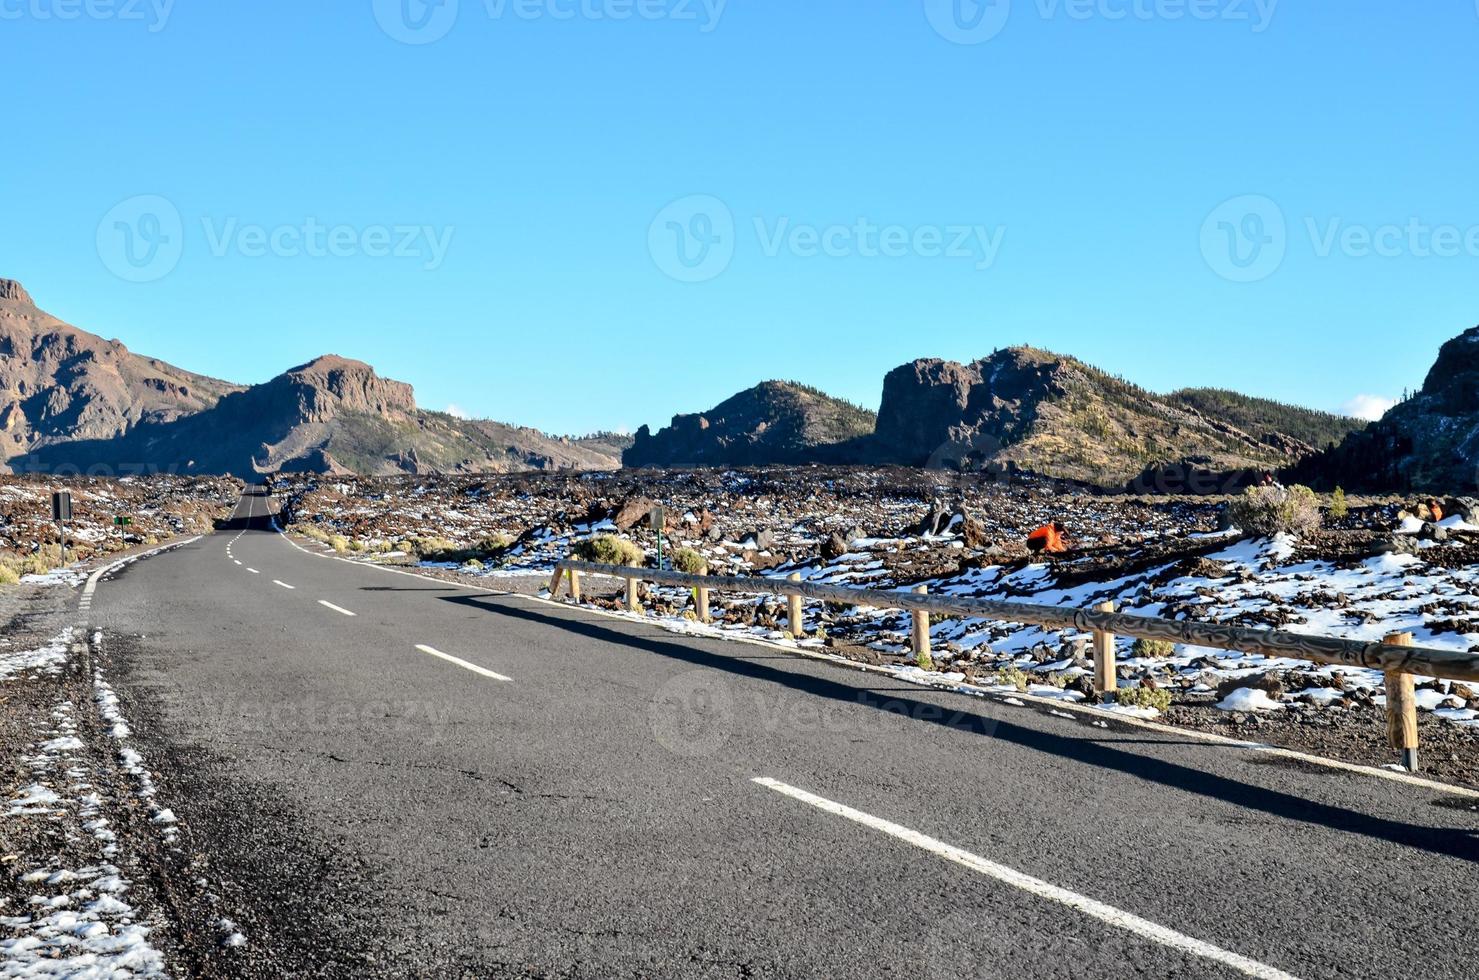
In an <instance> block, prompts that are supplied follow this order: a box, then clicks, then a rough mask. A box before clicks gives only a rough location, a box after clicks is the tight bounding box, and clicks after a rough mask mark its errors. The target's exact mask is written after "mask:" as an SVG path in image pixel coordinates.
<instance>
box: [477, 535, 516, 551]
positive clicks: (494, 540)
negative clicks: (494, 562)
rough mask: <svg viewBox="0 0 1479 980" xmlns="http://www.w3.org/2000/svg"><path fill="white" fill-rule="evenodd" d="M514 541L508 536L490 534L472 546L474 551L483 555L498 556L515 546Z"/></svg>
mask: <svg viewBox="0 0 1479 980" xmlns="http://www.w3.org/2000/svg"><path fill="white" fill-rule="evenodd" d="M513 542H514V539H513V538H511V537H509V536H508V535H507V534H490V535H488V536H487V537H486V538H483V539H482V540H480V541H479V542H478V543H477V544H475V545H473V546H472V550H473V551H476V552H478V553H479V554H483V555H496V554H498V553H499V552H501V551H503V550H505V549H506V548H508V546H509V545H511V544H513Z"/></svg>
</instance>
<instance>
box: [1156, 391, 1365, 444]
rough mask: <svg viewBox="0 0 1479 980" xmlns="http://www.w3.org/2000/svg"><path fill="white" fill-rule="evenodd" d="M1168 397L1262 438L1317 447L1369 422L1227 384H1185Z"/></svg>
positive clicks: (1363, 426) (1341, 438)
mask: <svg viewBox="0 0 1479 980" xmlns="http://www.w3.org/2000/svg"><path fill="white" fill-rule="evenodd" d="M1166 401H1167V402H1169V403H1171V404H1173V405H1180V406H1181V407H1183V408H1190V409H1193V410H1195V411H1197V412H1200V413H1201V414H1203V415H1207V416H1210V417H1212V418H1217V419H1221V420H1222V421H1224V422H1228V423H1231V424H1232V425H1235V426H1237V427H1238V428H1239V429H1242V430H1243V431H1244V432H1246V433H1248V434H1249V435H1251V436H1253V437H1254V438H1257V439H1260V440H1262V439H1266V438H1278V437H1279V436H1289V437H1292V438H1294V439H1297V440H1299V441H1300V442H1302V443H1305V444H1307V445H1310V446H1313V447H1315V448H1316V449H1327V448H1329V447H1330V446H1332V445H1339V444H1340V442H1341V441H1342V440H1344V439H1345V437H1346V436H1348V435H1350V434H1351V433H1352V432H1357V431H1359V430H1360V429H1363V428H1365V426H1366V423H1365V422H1363V421H1362V420H1361V419H1354V418H1350V417H1349V416H1345V415H1334V414H1332V413H1330V412H1320V411H1317V410H1315V409H1313V408H1302V407H1300V406H1298V405H1286V404H1285V403H1283V402H1277V401H1273V400H1271V399H1268V398H1254V397H1252V396H1251V395H1244V394H1240V393H1238V392H1236V391H1228V390H1226V389H1224V388H1182V389H1181V390H1179V391H1173V392H1171V393H1170V394H1169V395H1167V396H1166Z"/></svg>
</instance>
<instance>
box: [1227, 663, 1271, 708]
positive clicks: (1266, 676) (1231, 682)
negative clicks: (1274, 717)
mask: <svg viewBox="0 0 1479 980" xmlns="http://www.w3.org/2000/svg"><path fill="white" fill-rule="evenodd" d="M1243 687H1249V688H1254V689H1255V690H1260V691H1263V692H1264V693H1265V694H1267V695H1268V696H1269V697H1270V698H1271V699H1272V700H1274V701H1277V700H1279V699H1280V698H1282V697H1283V696H1284V690H1285V687H1284V674H1283V672H1281V671H1277V670H1270V671H1268V672H1267V673H1263V674H1255V675H1253V676H1251V677H1229V678H1227V679H1226V680H1224V681H1223V682H1222V683H1220V684H1218V685H1217V700H1219V701H1222V700H1224V699H1226V698H1227V696H1228V695H1229V694H1231V693H1232V692H1234V691H1236V690H1238V689H1239V688H1243Z"/></svg>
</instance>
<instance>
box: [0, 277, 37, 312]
mask: <svg viewBox="0 0 1479 980" xmlns="http://www.w3.org/2000/svg"><path fill="white" fill-rule="evenodd" d="M0 299H4V300H10V301H11V302H13V303H25V304H26V305H27V306H35V305H36V304H35V303H34V302H33V301H32V300H31V294H30V293H28V292H26V287H24V286H22V285H21V284H20V283H18V282H16V281H15V280H14V279H0Z"/></svg>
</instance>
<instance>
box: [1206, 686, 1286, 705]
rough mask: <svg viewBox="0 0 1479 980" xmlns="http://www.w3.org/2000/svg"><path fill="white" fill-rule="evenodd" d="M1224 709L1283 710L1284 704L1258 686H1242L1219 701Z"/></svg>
mask: <svg viewBox="0 0 1479 980" xmlns="http://www.w3.org/2000/svg"><path fill="white" fill-rule="evenodd" d="M1217 707H1219V708H1221V709H1222V710H1223V711H1283V710H1284V705H1282V704H1280V703H1279V702H1278V701H1275V700H1274V699H1273V698H1270V697H1269V696H1268V692H1267V691H1265V690H1263V689H1262V688H1257V687H1240V688H1238V689H1237V690H1236V691H1233V692H1232V693H1231V694H1229V695H1228V696H1227V697H1225V698H1223V699H1222V700H1221V701H1219V702H1218V703H1217Z"/></svg>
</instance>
